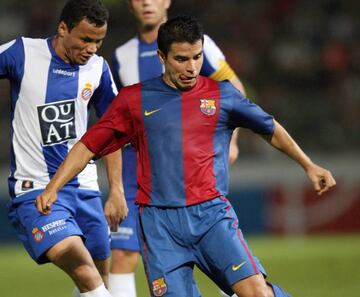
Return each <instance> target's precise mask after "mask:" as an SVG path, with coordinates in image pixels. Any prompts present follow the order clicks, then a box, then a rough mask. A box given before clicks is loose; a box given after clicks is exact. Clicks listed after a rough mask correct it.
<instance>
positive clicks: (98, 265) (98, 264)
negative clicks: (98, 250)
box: [72, 258, 110, 297]
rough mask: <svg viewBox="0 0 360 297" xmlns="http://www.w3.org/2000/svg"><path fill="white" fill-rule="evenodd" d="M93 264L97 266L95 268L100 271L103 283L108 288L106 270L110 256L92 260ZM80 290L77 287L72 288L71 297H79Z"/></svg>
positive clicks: (107, 269)
mask: <svg viewBox="0 0 360 297" xmlns="http://www.w3.org/2000/svg"><path fill="white" fill-rule="evenodd" d="M94 263H95V266H96V268H97V270H98V271H99V273H100V276H101V278H102V280H103V282H104V284H105V286H106V287H107V288H108V287H109V276H108V271H109V269H110V258H108V259H106V260H104V261H103V260H94ZM80 296H81V295H80V291H79V289H78V288H77V287H75V288H74V290H73V293H72V297H80Z"/></svg>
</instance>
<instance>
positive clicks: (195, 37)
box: [157, 15, 204, 56]
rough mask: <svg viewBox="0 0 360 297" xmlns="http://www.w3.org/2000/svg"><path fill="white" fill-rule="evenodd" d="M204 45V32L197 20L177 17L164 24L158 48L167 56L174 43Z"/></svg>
mask: <svg viewBox="0 0 360 297" xmlns="http://www.w3.org/2000/svg"><path fill="white" fill-rule="evenodd" d="M199 40H201V41H202V42H203V43H204V31H203V28H202V26H201V24H200V23H199V22H198V20H197V19H195V18H194V17H191V16H185V15H183V16H177V17H174V18H172V19H169V20H168V21H167V22H166V23H164V24H162V25H161V26H160V28H159V32H158V38H157V43H158V48H159V50H160V51H161V52H163V54H164V55H165V56H167V54H168V52H169V50H170V46H171V44H172V43H174V42H188V43H190V44H194V43H195V42H197V41H199Z"/></svg>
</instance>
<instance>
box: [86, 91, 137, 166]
mask: <svg viewBox="0 0 360 297" xmlns="http://www.w3.org/2000/svg"><path fill="white" fill-rule="evenodd" d="M129 95H130V94H129V92H128V90H127V89H126V88H124V89H122V91H121V92H120V93H119V94H118V95H117V96H116V98H115V99H114V101H113V103H112V104H111V105H110V107H109V109H108V110H107V111H106V112H105V114H104V115H103V116H102V117H101V118H100V120H99V121H98V122H97V123H96V124H95V125H93V126H92V127H91V128H90V129H89V130H88V131H87V132H86V133H85V134H84V136H83V137H82V138H81V140H80V141H81V142H82V143H84V144H85V146H86V147H87V148H88V149H89V150H90V151H92V152H93V153H95V158H96V159H97V158H101V157H103V156H105V155H107V154H110V153H112V152H115V151H116V150H118V149H120V148H121V147H122V146H124V145H125V144H127V143H129V142H130V141H131V139H132V138H133V137H134V131H135V129H134V127H133V121H132V117H131V113H130V109H129V106H128V103H127V99H128V98H127V96H129Z"/></svg>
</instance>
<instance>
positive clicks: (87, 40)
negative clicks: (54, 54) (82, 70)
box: [58, 19, 107, 65]
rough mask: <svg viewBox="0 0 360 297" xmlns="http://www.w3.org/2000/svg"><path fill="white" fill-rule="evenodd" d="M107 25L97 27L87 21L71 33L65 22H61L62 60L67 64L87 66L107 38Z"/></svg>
mask: <svg viewBox="0 0 360 297" xmlns="http://www.w3.org/2000/svg"><path fill="white" fill-rule="evenodd" d="M106 31H107V24H105V25H103V26H101V27H96V26H95V24H91V23H89V22H88V21H87V20H86V19H84V20H82V21H81V22H80V23H78V24H77V25H76V26H75V27H74V28H73V29H72V30H71V31H70V32H69V30H68V28H67V26H66V24H65V23H64V22H60V24H59V27H58V35H59V36H60V44H59V46H60V49H59V51H60V53H61V55H60V56H61V58H63V59H64V60H65V62H67V63H71V64H79V65H85V64H86V63H87V62H88V61H89V59H90V58H91V56H92V55H94V54H95V53H96V52H97V50H98V49H99V48H100V46H101V45H102V42H103V40H104V38H105V36H106Z"/></svg>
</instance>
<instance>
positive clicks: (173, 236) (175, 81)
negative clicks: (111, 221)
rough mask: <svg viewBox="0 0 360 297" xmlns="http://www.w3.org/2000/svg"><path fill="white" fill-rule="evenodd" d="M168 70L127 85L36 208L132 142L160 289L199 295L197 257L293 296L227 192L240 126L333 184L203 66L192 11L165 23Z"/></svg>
mask: <svg viewBox="0 0 360 297" xmlns="http://www.w3.org/2000/svg"><path fill="white" fill-rule="evenodd" d="M158 47H159V51H158V54H159V57H160V60H161V61H162V63H163V64H164V66H165V73H164V75H163V76H162V77H158V78H154V79H151V80H148V81H145V82H143V83H140V84H135V85H133V86H129V87H125V88H123V89H122V90H121V91H120V93H119V95H118V96H117V98H116V99H115V100H114V102H113V103H112V105H111V106H110V108H109V109H108V111H107V112H106V113H105V114H104V116H103V117H102V118H101V119H100V121H99V122H98V123H97V124H96V125H94V126H93V127H92V128H91V129H90V130H89V131H88V132H87V133H86V134H85V135H84V136H83V137H82V139H81V141H80V142H78V143H77V144H76V145H75V146H74V148H73V149H72V150H71V152H70V153H69V155H68V156H67V158H66V160H65V161H64V163H63V164H62V165H61V167H60V168H59V170H58V172H57V173H56V174H55V176H54V178H53V179H52V180H51V181H50V183H49V184H48V186H47V187H46V189H45V191H44V192H43V193H42V194H40V195H39V196H38V197H37V199H36V206H37V209H38V210H39V211H40V212H41V213H44V214H46V213H49V212H50V211H51V209H52V204H53V203H54V201H56V199H57V197H56V193H57V192H58V191H59V190H60V189H61V187H62V186H63V185H64V184H65V183H66V182H67V180H68V179H70V178H71V177H72V176H74V175H75V174H77V173H78V172H79V171H81V170H82V168H84V166H85V165H86V163H87V162H88V161H89V160H90V159H92V158H93V157H96V158H100V157H102V156H104V155H106V154H109V153H111V152H113V151H116V150H117V149H119V148H120V147H122V146H124V145H125V144H127V143H129V142H130V143H132V145H133V146H134V147H135V150H136V158H137V165H138V167H137V168H138V170H137V178H138V184H139V191H138V192H137V197H136V202H137V204H139V207H140V211H139V226H140V228H139V237H140V238H141V253H142V258H143V262H144V266H145V271H146V275H147V278H148V281H149V286H150V289H151V294H152V296H178V297H183V296H200V294H199V292H198V289H197V287H196V286H194V279H193V267H194V265H197V266H198V267H199V268H200V269H201V270H202V271H203V272H205V273H206V274H207V275H208V276H209V277H210V278H211V279H212V280H213V281H214V282H215V283H216V284H217V285H218V286H219V287H220V288H221V289H222V290H223V291H224V292H226V293H227V294H233V293H235V294H237V295H238V296H243V297H248V296H266V297H273V296H275V297H280V296H289V295H288V294H287V293H285V292H284V291H283V290H282V289H281V288H280V287H278V286H276V285H273V284H270V283H267V282H265V279H264V276H266V273H265V271H264V269H263V267H262V266H261V264H260V262H259V261H258V260H257V259H256V258H255V257H254V256H253V255H252V253H251V251H250V249H249V247H248V246H247V244H246V242H245V240H244V238H243V236H242V233H241V231H240V229H239V226H238V219H237V217H236V214H235V212H234V210H233V208H232V206H231V204H230V203H229V201H228V200H227V199H226V195H227V191H228V170H227V169H228V153H229V142H230V137H231V133H232V131H233V130H234V129H235V128H236V127H244V128H248V129H251V130H252V131H254V132H255V133H257V134H260V135H262V136H263V137H264V138H265V139H266V140H268V142H269V143H270V144H271V145H272V146H274V147H275V148H277V149H279V150H281V151H283V152H284V153H285V154H287V155H289V156H290V157H291V158H292V159H294V160H295V161H296V162H297V163H298V164H299V165H300V166H302V167H303V169H304V170H305V172H306V174H307V176H308V177H309V179H310V181H311V182H312V183H313V186H314V189H315V190H316V191H317V192H318V194H319V195H321V194H323V193H324V192H326V191H328V190H329V189H330V188H332V187H333V186H335V184H336V182H335V180H334V178H333V177H332V175H331V173H330V172H329V171H328V170H326V169H324V168H322V167H320V166H318V165H316V164H315V163H313V162H312V161H311V160H310V158H309V157H308V156H307V155H306V154H305V153H304V152H303V151H302V150H301V149H300V147H299V146H298V145H297V144H296V143H295V141H294V140H293V139H292V138H291V137H290V135H289V134H288V133H287V132H286V130H285V129H284V128H283V127H282V126H281V125H280V124H279V123H278V122H277V121H276V120H274V118H273V117H272V116H271V115H269V114H268V113H266V112H265V111H263V110H262V109H261V108H260V107H259V106H257V105H256V104H254V103H252V102H251V101H250V100H248V99H247V98H245V97H244V96H243V95H242V94H241V93H240V92H239V91H238V90H236V89H235V88H234V87H233V86H232V85H231V84H230V83H229V82H228V81H223V82H218V81H214V80H212V79H210V78H205V77H202V76H199V72H200V69H201V65H202V62H203V33H202V29H201V26H200V24H199V23H198V22H197V21H196V20H195V19H193V18H191V17H186V16H183V17H177V18H173V19H171V20H169V21H167V22H166V23H165V24H163V25H162V26H161V27H160V30H159V34H158Z"/></svg>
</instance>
